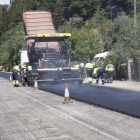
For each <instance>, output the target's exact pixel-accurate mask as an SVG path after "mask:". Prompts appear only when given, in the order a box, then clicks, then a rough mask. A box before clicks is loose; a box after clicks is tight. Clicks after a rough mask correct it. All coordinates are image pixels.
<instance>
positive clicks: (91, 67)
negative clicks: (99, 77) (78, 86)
mask: <svg viewBox="0 0 140 140" xmlns="http://www.w3.org/2000/svg"><path fill="white" fill-rule="evenodd" d="M85 68H86V70H87V78H88V81H89V83H90V84H91V83H92V80H93V79H92V72H93V65H92V64H91V63H90V60H88V63H87V64H86V65H85Z"/></svg>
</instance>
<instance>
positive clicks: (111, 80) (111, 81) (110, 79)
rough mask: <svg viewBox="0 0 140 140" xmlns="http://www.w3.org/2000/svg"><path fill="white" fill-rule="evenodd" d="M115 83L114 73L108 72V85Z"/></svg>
mask: <svg viewBox="0 0 140 140" xmlns="http://www.w3.org/2000/svg"><path fill="white" fill-rule="evenodd" d="M109 82H110V83H113V71H107V83H109Z"/></svg>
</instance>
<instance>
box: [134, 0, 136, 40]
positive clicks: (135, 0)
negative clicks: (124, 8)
mask: <svg viewBox="0 0 140 140" xmlns="http://www.w3.org/2000/svg"><path fill="white" fill-rule="evenodd" d="M136 5H137V2H136V0H134V26H135V43H136V42H137V7H136Z"/></svg>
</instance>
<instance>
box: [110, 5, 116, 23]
mask: <svg viewBox="0 0 140 140" xmlns="http://www.w3.org/2000/svg"><path fill="white" fill-rule="evenodd" d="M115 7H116V6H112V7H111V23H112V10H113V9H114V8H115Z"/></svg>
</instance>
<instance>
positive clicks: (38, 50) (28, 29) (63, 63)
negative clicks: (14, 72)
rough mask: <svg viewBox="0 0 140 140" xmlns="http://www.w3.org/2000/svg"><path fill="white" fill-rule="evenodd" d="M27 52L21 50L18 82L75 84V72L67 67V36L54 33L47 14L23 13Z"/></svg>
mask: <svg viewBox="0 0 140 140" xmlns="http://www.w3.org/2000/svg"><path fill="white" fill-rule="evenodd" d="M23 22H24V29H25V35H26V37H25V39H26V41H27V50H24V51H21V52H20V53H21V76H22V80H23V81H25V82H28V85H29V86H30V85H33V84H34V81H35V79H36V80H37V81H38V83H42V82H43V83H44V82H48V83H57V82H63V81H68V82H79V83H82V81H83V78H82V77H80V73H79V69H78V68H73V67H71V55H70V52H71V40H70V37H71V34H70V33H55V29H54V26H53V22H52V17H51V13H50V12H45V11H44V12H38V11H35V12H32V11H31V12H24V13H23Z"/></svg>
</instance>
